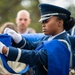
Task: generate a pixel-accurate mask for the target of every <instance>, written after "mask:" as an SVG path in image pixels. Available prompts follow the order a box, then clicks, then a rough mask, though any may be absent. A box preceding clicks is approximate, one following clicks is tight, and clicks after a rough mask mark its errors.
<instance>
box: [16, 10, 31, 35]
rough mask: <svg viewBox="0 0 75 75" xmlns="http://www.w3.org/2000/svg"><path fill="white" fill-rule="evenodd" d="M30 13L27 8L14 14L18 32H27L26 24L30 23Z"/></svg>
mask: <svg viewBox="0 0 75 75" xmlns="http://www.w3.org/2000/svg"><path fill="white" fill-rule="evenodd" d="M30 22H31V19H30V13H29V12H28V11H27V10H20V11H19V12H18V13H17V16H16V24H17V29H18V33H20V34H23V35H24V34H27V33H28V30H27V28H28V26H29V25H30Z"/></svg>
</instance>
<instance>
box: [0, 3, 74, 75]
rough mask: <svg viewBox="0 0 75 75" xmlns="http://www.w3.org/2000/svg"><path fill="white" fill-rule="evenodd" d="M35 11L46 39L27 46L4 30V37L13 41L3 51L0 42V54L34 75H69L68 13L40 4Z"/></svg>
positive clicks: (22, 39)
mask: <svg viewBox="0 0 75 75" xmlns="http://www.w3.org/2000/svg"><path fill="white" fill-rule="evenodd" d="M39 8H40V12H41V19H40V20H39V21H40V22H41V23H42V30H43V32H44V34H45V35H47V37H44V38H42V39H41V40H40V41H38V42H29V41H28V40H26V39H25V38H23V37H22V36H21V35H20V34H18V33H16V32H15V31H13V30H11V29H9V28H7V29H5V33H7V34H8V35H9V36H11V38H12V39H13V40H14V44H13V46H14V47H6V46H5V45H4V44H3V43H2V42H0V53H2V54H4V55H6V58H7V60H10V61H18V62H22V63H26V64H29V66H30V67H34V66H35V67H34V71H35V75H69V68H70V57H71V46H70V45H71V44H70V40H69V37H68V35H67V32H66V31H68V30H69V29H71V28H72V27H73V26H74V24H73V23H74V20H73V18H72V17H70V15H71V13H70V11H68V10H67V9H64V8H61V7H58V6H55V5H51V4H40V5H39ZM15 46H16V47H18V48H16V47H15Z"/></svg>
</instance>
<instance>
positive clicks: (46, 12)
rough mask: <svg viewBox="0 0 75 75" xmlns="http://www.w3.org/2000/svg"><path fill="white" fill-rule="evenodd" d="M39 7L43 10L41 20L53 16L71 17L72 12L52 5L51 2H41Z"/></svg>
mask: <svg viewBox="0 0 75 75" xmlns="http://www.w3.org/2000/svg"><path fill="white" fill-rule="evenodd" d="M39 9H40V12H41V19H40V20H39V21H43V20H46V19H48V18H50V17H52V16H54V15H55V16H59V15H60V16H62V18H67V19H69V18H70V15H71V12H70V11H69V10H67V9H65V8H62V7H59V6H55V5H51V4H40V5H39Z"/></svg>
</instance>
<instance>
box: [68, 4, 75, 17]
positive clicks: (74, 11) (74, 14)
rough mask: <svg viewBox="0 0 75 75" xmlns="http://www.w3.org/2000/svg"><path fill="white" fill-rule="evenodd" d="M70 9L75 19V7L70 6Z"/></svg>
mask: <svg viewBox="0 0 75 75" xmlns="http://www.w3.org/2000/svg"><path fill="white" fill-rule="evenodd" d="M68 9H69V10H70V11H71V13H72V14H71V16H73V17H74V18H75V10H74V9H75V6H73V5H70V6H69V7H68Z"/></svg>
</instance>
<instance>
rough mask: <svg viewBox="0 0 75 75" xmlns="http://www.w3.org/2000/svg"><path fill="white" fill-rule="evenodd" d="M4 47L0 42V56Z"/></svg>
mask: <svg viewBox="0 0 75 75" xmlns="http://www.w3.org/2000/svg"><path fill="white" fill-rule="evenodd" d="M4 46H5V45H4V44H3V43H2V42H0V53H1V54H3V53H2V49H3V47H4Z"/></svg>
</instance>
